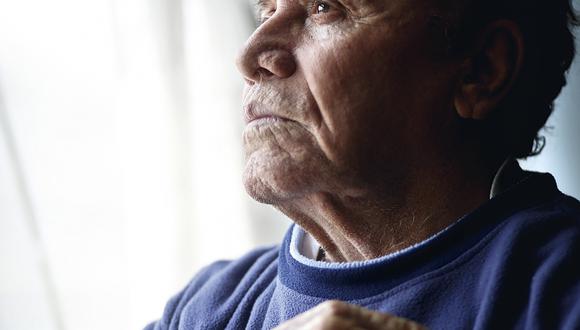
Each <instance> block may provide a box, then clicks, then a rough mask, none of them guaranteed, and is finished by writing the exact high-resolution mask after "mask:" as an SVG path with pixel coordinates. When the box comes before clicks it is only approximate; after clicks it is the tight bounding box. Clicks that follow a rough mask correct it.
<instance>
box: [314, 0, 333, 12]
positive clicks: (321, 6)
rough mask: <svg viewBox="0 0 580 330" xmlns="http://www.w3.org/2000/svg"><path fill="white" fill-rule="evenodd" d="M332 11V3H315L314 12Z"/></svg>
mask: <svg viewBox="0 0 580 330" xmlns="http://www.w3.org/2000/svg"><path fill="white" fill-rule="evenodd" d="M329 11H330V5H329V4H328V3H326V2H322V1H316V2H315V3H314V12H315V13H316V14H317V15H318V14H324V13H328V12H329Z"/></svg>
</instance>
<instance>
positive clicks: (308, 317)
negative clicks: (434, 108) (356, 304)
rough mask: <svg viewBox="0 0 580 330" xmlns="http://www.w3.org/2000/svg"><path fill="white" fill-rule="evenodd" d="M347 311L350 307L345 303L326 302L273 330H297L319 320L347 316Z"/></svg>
mask: <svg viewBox="0 0 580 330" xmlns="http://www.w3.org/2000/svg"><path fill="white" fill-rule="evenodd" d="M349 309H350V305H349V304H347V303H345V302H342V301H338V300H328V301H325V302H323V303H321V304H319V305H317V306H316V307H314V308H312V309H310V310H308V311H306V312H304V313H302V314H299V315H298V316H295V317H294V318H292V319H290V320H288V321H286V322H284V323H283V324H281V325H279V326H278V327H276V328H275V330H285V329H297V328H300V327H306V325H307V324H308V323H311V322H313V321H317V320H320V319H322V320H324V319H332V318H335V317H338V316H341V315H349V314H350V312H349Z"/></svg>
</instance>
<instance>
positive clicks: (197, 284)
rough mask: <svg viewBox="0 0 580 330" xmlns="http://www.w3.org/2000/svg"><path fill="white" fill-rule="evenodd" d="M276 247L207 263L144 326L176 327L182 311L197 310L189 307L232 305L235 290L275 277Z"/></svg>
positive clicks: (153, 329) (152, 328) (154, 329)
mask: <svg viewBox="0 0 580 330" xmlns="http://www.w3.org/2000/svg"><path fill="white" fill-rule="evenodd" d="M278 250H279V247H267V248H260V249H256V250H253V251H250V252H249V253H247V254H245V255H243V256H242V257H240V258H239V259H236V260H227V261H226V260H222V261H216V262H214V263H212V264H210V265H208V266H206V267H205V268H203V269H202V270H201V271H199V272H198V273H197V274H196V275H195V276H194V278H193V279H192V280H191V281H190V282H189V284H188V285H187V286H186V287H185V288H184V289H183V290H182V291H181V292H179V293H178V294H176V295H175V296H173V297H172V298H171V299H170V300H169V302H168V303H167V305H166V306H165V310H164V312H163V316H162V317H161V319H160V320H159V321H157V322H155V323H152V324H150V325H149V326H147V327H146V328H145V329H147V330H161V329H177V325H178V324H179V322H180V321H181V317H182V314H183V313H184V312H185V313H189V314H191V313H196V311H193V310H191V309H198V310H200V311H199V312H200V313H201V310H202V309H203V310H204V311H212V310H214V311H217V309H218V307H219V308H224V307H227V305H232V306H233V305H235V303H236V301H235V300H236V299H235V296H236V292H243V291H245V290H248V289H249V288H250V287H252V286H253V285H255V284H256V282H257V281H258V279H259V278H261V277H262V278H263V277H268V278H269V279H271V278H272V277H275V274H276V264H277V258H278ZM264 284H265V283H264ZM232 298H234V299H232ZM240 299H241V297H240ZM193 302H194V303H193ZM214 315H215V314H214Z"/></svg>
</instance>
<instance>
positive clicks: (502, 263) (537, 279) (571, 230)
mask: <svg viewBox="0 0 580 330" xmlns="http://www.w3.org/2000/svg"><path fill="white" fill-rule="evenodd" d="M493 235H494V238H493V240H492V241H491V244H490V249H489V250H488V253H487V254H486V266H485V267H484V269H483V277H482V280H484V281H483V282H480V284H485V285H483V286H482V289H483V291H482V292H480V294H481V296H483V297H485V296H488V297H489V295H490V292H496V293H497V295H498V296H497V298H498V299H496V300H494V304H493V305H494V306H495V307H492V308H490V309H491V310H494V311H495V315H496V316H497V315H503V317H494V318H493V319H495V321H497V322H498V323H496V325H497V324H501V323H500V321H502V320H505V319H508V318H509V317H508V316H506V315H504V312H502V311H499V310H496V309H503V310H504V311H512V312H513V308H514V306H519V307H521V308H523V306H527V307H525V308H523V310H526V313H525V314H526V316H525V318H524V319H523V320H522V321H523V322H525V326H524V327H525V328H552V329H568V328H575V327H577V326H578V325H580V300H579V298H580V267H578V265H577V263H578V260H580V202H578V200H576V199H574V198H572V197H569V196H566V195H564V194H562V193H558V194H556V195H554V198H552V199H550V200H548V201H544V202H543V203H539V204H537V205H534V206H531V207H529V208H525V209H522V210H519V211H518V212H515V213H513V214H510V215H507V216H506V219H505V220H504V221H503V223H502V225H501V226H500V227H499V228H498V230H497V231H496V232H495V233H493ZM500 292H503V294H500ZM500 296H501V297H500ZM514 313H515V312H514ZM515 314H517V313H515Z"/></svg>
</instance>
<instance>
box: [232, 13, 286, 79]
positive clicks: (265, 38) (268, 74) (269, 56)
mask: <svg viewBox="0 0 580 330" xmlns="http://www.w3.org/2000/svg"><path fill="white" fill-rule="evenodd" d="M276 16H277V15H274V16H273V17H271V18H270V19H268V20H267V21H266V22H265V23H264V24H262V25H261V26H260V27H259V28H258V29H257V30H256V31H255V32H254V33H253V34H252V35H251V36H250V38H249V39H248V41H246V43H245V45H244V46H243V48H242V49H241V50H240V52H239V54H238V57H237V59H236V64H237V67H238V70H239V71H240V73H241V74H242V75H243V76H244V78H245V80H246V82H247V83H249V84H254V83H256V82H259V81H260V80H266V79H275V78H278V79H283V78H288V77H290V76H292V75H293V74H294V72H296V61H295V58H294V55H293V53H292V50H291V48H292V47H291V44H290V41H289V39H290V38H291V37H290V35H291V33H289V31H287V30H286V29H284V26H288V25H287V23H286V24H284V23H283V22H280V21H279V20H280V19H281V17H276ZM277 19H278V21H276V20H277ZM280 23H282V24H280ZM284 30H286V31H284Z"/></svg>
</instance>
